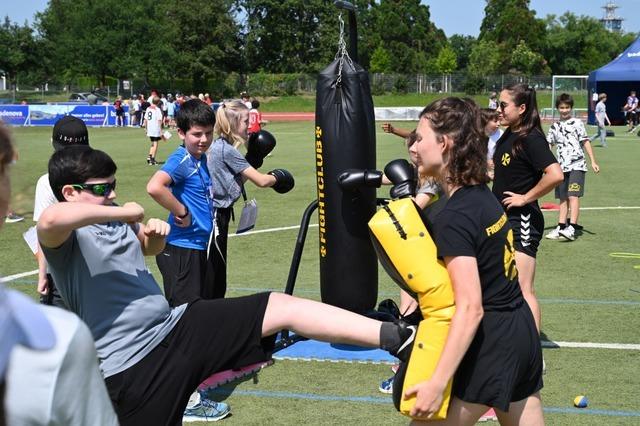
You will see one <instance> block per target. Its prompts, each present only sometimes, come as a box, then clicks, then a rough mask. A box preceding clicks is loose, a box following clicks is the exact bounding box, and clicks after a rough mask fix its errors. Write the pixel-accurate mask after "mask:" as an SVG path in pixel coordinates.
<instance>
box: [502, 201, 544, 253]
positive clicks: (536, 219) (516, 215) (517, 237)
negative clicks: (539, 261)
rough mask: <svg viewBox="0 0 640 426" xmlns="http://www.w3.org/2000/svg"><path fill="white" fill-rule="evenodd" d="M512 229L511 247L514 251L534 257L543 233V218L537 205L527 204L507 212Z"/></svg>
mask: <svg viewBox="0 0 640 426" xmlns="http://www.w3.org/2000/svg"><path fill="white" fill-rule="evenodd" d="M507 217H508V218H509V224H510V225H511V229H513V245H514V248H515V250H516V251H519V252H521V253H524V254H526V255H529V256H531V257H536V254H537V253H538V246H539V245H540V240H541V239H542V233H543V232H544V217H543V216H542V211H540V208H539V207H538V204H537V203H536V204H527V205H526V206H523V207H514V208H511V209H509V210H507Z"/></svg>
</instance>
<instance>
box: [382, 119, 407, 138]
mask: <svg viewBox="0 0 640 426" xmlns="http://www.w3.org/2000/svg"><path fill="white" fill-rule="evenodd" d="M382 130H383V131H384V132H385V133H391V134H393V135H396V136H400V137H401V138H404V139H406V138H408V137H409V135H410V134H411V130H407V129H400V128H398V127H394V126H393V125H392V124H391V123H384V124H383V125H382Z"/></svg>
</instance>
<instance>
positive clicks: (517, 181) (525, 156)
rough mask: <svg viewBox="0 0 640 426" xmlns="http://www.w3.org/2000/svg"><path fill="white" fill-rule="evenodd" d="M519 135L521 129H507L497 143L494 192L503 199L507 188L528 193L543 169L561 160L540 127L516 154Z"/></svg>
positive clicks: (540, 176)
mask: <svg viewBox="0 0 640 426" xmlns="http://www.w3.org/2000/svg"><path fill="white" fill-rule="evenodd" d="M517 137H518V134H517V133H513V132H512V131H511V130H510V129H507V131H506V132H504V134H503V135H502V137H501V138H500V139H499V140H498V142H497V143H496V150H495V153H494V154H493V163H494V165H495V171H494V173H495V175H494V178H493V193H494V194H495V196H496V198H498V200H499V201H502V199H503V198H504V197H505V195H504V191H511V192H514V193H516V194H526V193H527V192H528V191H529V190H530V189H531V188H533V187H534V186H536V184H537V183H538V182H539V181H540V179H542V174H543V170H544V169H546V168H547V167H548V166H549V165H551V164H553V163H557V160H556V157H555V156H554V155H553V153H552V152H551V149H549V143H548V142H547V140H546V139H545V137H544V135H543V134H542V132H540V131H539V130H537V129H536V130H533V131H532V132H531V133H530V134H529V135H528V136H527V137H526V139H525V140H524V143H523V144H522V148H523V149H522V150H521V151H520V152H519V153H518V154H514V152H513V142H514V141H515V140H516V138H517Z"/></svg>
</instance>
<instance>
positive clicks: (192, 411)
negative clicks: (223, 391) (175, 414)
mask: <svg viewBox="0 0 640 426" xmlns="http://www.w3.org/2000/svg"><path fill="white" fill-rule="evenodd" d="M229 414H231V407H229V404H226V403H224V402H217V401H212V400H210V399H207V398H206V397H204V396H201V395H200V393H199V392H194V393H193V394H192V395H191V398H189V403H188V404H187V408H186V409H185V410H184V414H183V415H182V422H183V423H189V422H217V421H218V420H222V419H224V418H225V417H227V416H228V415H229Z"/></svg>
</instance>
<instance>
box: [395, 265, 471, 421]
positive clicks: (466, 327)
mask: <svg viewBox="0 0 640 426" xmlns="http://www.w3.org/2000/svg"><path fill="white" fill-rule="evenodd" d="M444 261H445V264H446V265H447V271H448V272H449V276H450V277H451V284H452V285H453V295H454V299H455V302H456V312H455V314H453V318H452V319H451V327H450V328H449V334H448V335H447V340H446V342H445V344H444V348H443V349H442V354H441V355H440V360H439V361H438V364H437V365H436V369H435V371H434V372H433V375H432V376H431V379H429V380H427V381H424V382H421V383H418V384H417V385H415V386H413V387H411V388H409V389H407V390H406V392H405V396H407V397H408V396H411V395H414V394H416V403H415V405H414V407H413V408H412V409H411V413H410V414H411V416H421V417H422V416H429V415H431V414H433V413H434V412H436V411H437V410H438V409H439V408H440V406H441V405H442V394H443V392H444V390H445V388H446V386H447V382H448V381H449V380H450V379H451V378H452V377H453V375H454V374H455V372H456V369H457V368H458V365H460V362H461V361H462V358H463V357H464V355H465V353H466V352H467V349H469V345H471V342H472V340H473V338H474V336H475V334H476V330H477V329H478V325H479V324H480V321H481V320H482V317H483V315H484V311H483V309H482V290H481V287H480V276H479V274H478V263H477V261H476V258H475V257H468V256H456V257H445V259H444Z"/></svg>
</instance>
